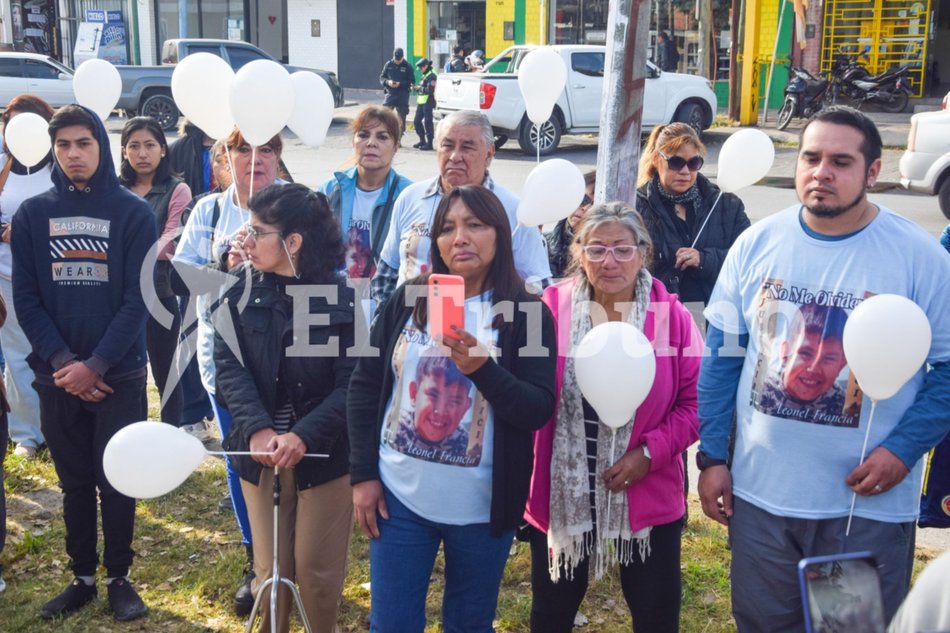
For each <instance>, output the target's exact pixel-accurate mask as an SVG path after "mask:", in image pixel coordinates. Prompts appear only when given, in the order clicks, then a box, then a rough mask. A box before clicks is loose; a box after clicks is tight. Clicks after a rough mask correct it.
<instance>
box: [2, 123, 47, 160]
mask: <svg viewBox="0 0 950 633" xmlns="http://www.w3.org/2000/svg"><path fill="white" fill-rule="evenodd" d="M4 136H5V137H6V141H7V150H9V152H10V153H11V154H13V156H14V158H16V159H17V160H18V161H20V163H21V164H22V165H24V166H25V167H32V166H33V165H35V164H37V163H38V162H40V161H41V160H43V158H45V157H46V155H47V154H49V150H50V146H51V145H50V140H49V123H47V122H46V119H44V118H43V117H41V116H40V115H38V114H35V113H33V112H21V113H20V114H17V115H14V116H13V118H12V119H10V122H9V123H7V127H6V129H5V131H4Z"/></svg>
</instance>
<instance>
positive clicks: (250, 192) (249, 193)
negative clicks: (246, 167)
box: [247, 145, 257, 209]
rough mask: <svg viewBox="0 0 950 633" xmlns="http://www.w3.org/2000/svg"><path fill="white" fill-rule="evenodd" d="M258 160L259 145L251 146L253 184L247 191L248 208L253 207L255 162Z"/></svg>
mask: <svg viewBox="0 0 950 633" xmlns="http://www.w3.org/2000/svg"><path fill="white" fill-rule="evenodd" d="M256 162H257V145H252V146H251V184H250V186H249V187H248V191H247V208H248V209H250V208H251V198H253V197H254V164H255V163H256Z"/></svg>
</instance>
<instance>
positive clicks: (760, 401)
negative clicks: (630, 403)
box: [705, 205, 950, 522]
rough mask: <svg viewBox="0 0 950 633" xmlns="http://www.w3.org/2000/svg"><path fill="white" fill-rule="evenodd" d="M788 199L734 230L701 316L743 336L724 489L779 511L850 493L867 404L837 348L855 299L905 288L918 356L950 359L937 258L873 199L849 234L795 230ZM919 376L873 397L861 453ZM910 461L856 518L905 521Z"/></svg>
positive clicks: (917, 476) (906, 401) (824, 513)
mask: <svg viewBox="0 0 950 633" xmlns="http://www.w3.org/2000/svg"><path fill="white" fill-rule="evenodd" d="M800 208H801V207H800V205H797V206H795V207H791V208H788V209H785V210H784V211H782V212H780V213H778V214H776V215H774V216H772V217H770V218H768V219H765V220H762V221H760V222H758V223H756V224H754V225H753V226H752V228H750V229H748V230H747V231H746V232H745V233H743V234H742V236H740V237H739V239H738V240H737V241H736V243H735V244H734V245H733V247H732V248H731V250H730V251H729V254H728V256H727V257H726V260H725V263H724V265H723V268H722V271H721V273H720V275H719V279H718V282H717V284H716V288H715V290H714V291H713V294H712V297H711V299H710V303H709V307H708V308H707V309H706V312H705V315H706V318H707V319H708V320H709V322H710V323H711V324H712V325H714V326H715V327H717V328H719V329H720V330H722V331H723V332H724V333H725V336H726V341H727V345H728V341H729V337H730V335H732V336H736V335H739V334H748V335H749V348H748V350H747V351H746V353H745V361H744V364H743V368H742V374H741V378H740V380H739V386H738V390H737V394H736V407H737V417H738V428H737V438H736V448H735V455H734V458H733V466H732V479H733V492H734V494H736V495H737V496H738V497H740V498H742V499H744V500H745V501H748V502H750V503H753V504H754V505H756V506H758V507H760V508H762V509H764V510H766V511H767V512H770V513H772V514H775V515H778V516H787V517H796V518H804V519H827V518H834V517H842V516H847V515H848V512H849V509H850V504H851V497H852V491H851V489H850V488H848V487H847V486H846V485H845V483H844V482H845V478H846V477H847V476H848V474H849V473H850V472H851V471H852V470H853V469H854V468H855V467H857V466H858V464H859V462H860V458H861V448H862V444H863V441H864V436H865V432H866V431H867V429H868V423H869V415H870V412H871V401H870V399H869V398H868V397H867V396H865V395H864V394H863V393H862V392H861V391H860V388H859V387H858V385H857V381H856V380H855V378H854V375H853V374H852V373H851V372H850V370H849V368H848V366H847V364H846V359H845V358H844V356H843V352H842V348H841V342H840V337H841V332H842V330H843V327H844V323H845V322H846V320H847V317H848V315H850V314H851V312H852V311H853V310H854V308H855V307H856V306H857V305H859V304H860V303H861V301H863V300H864V299H865V298H868V297H870V296H873V295H877V294H884V293H891V294H897V295H901V296H904V297H908V298H910V299H911V300H912V301H914V303H916V304H917V305H918V306H920V307H921V308H922V309H923V310H924V312H925V313H926V314H927V317H928V319H929V320H930V325H931V329H932V334H933V338H932V343H931V349H930V354H929V356H928V358H927V362H928V363H937V362H945V361H948V360H950V256H948V255H947V253H946V252H944V251H943V250H942V249H941V248H940V246H939V245H938V244H937V242H936V240H934V239H933V238H932V237H930V236H929V235H927V234H925V233H924V232H923V231H922V230H921V229H920V228H918V227H917V226H916V225H914V224H913V223H912V222H910V221H909V220H907V219H905V218H903V217H901V216H899V215H897V214H896V213H894V212H893V211H890V210H889V209H886V208H883V207H881V208H880V213H879V214H878V216H877V217H876V218H875V219H874V220H873V221H872V222H871V223H870V224H869V225H868V226H867V227H865V228H864V229H863V230H862V231H859V232H858V233H856V234H854V235H851V236H850V237H847V238H845V239H843V240H837V241H827V240H821V239H817V238H816V237H814V236H810V235H808V234H807V233H806V231H804V230H803V228H802V226H801V224H800V222H799V212H800ZM899 326H900V325H899V324H895V327H899ZM880 336H887V332H881V333H880ZM924 375H925V370H924V368H923V367H922V368H921V370H920V371H919V372H917V374H916V375H915V376H914V377H913V378H911V380H910V381H908V382H907V384H905V385H904V386H903V387H902V388H901V390H900V391H899V392H898V393H897V394H896V395H895V396H894V397H892V398H889V399H887V400H882V401H880V402H878V403H877V407H876V410H875V413H874V419H873V423H872V424H871V430H870V436H869V441H868V449H867V452H868V454H870V453H871V451H873V450H874V448H875V447H877V446H879V445H880V444H881V443H882V442H883V441H884V440H885V438H887V436H888V434H889V433H890V432H891V431H892V430H893V429H894V427H895V426H896V425H897V423H898V422H899V421H900V420H901V418H902V416H903V414H904V412H905V411H906V410H907V409H908V408H909V407H910V406H911V405H912V404H913V402H914V399H915V396H916V394H917V392H918V391H919V390H920V389H921V387H922V385H923V382H924ZM922 470H923V467H922V460H918V461H917V463H916V465H914V467H913V469H912V470H911V473H910V474H909V475H908V476H907V477H906V478H905V479H904V480H903V481H902V482H901V483H900V484H899V485H898V486H896V487H895V488H894V489H893V490H891V491H889V492H887V493H886V494H881V495H873V496H869V497H865V496H861V497H858V500H857V504H856V506H855V515H856V516H859V517H863V518H866V519H872V520H877V521H888V522H907V521H913V520H914V519H915V517H916V516H917V510H918V505H919V500H920V487H921V479H922Z"/></svg>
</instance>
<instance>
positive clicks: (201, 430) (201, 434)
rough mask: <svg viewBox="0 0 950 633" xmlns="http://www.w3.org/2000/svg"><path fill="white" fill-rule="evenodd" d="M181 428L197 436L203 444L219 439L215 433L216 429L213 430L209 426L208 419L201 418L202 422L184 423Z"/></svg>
mask: <svg viewBox="0 0 950 633" xmlns="http://www.w3.org/2000/svg"><path fill="white" fill-rule="evenodd" d="M181 430H182V431H184V432H185V433H187V434H188V435H190V436H192V437H195V438H197V439H198V440H200V441H201V443H202V444H211V443H214V442H216V441H217V439H218V438H217V436H216V435H215V434H214V431H212V430H211V427H209V426H208V422H207V420H201V421H200V422H195V423H194V424H184V425H182V427H181Z"/></svg>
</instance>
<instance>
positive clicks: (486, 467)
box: [379, 291, 497, 525]
mask: <svg viewBox="0 0 950 633" xmlns="http://www.w3.org/2000/svg"><path fill="white" fill-rule="evenodd" d="M465 329H466V330H467V331H468V332H471V333H472V334H474V335H475V337H476V338H477V339H478V340H479V341H480V342H481V343H482V344H484V345H486V346H487V347H488V348H489V351H490V353H491V355H492V357H493V358H494V357H496V355H497V347H496V332H495V331H494V330H493V329H492V327H491V291H488V292H486V293H483V294H482V295H479V296H476V297H472V298H470V299H466V301H465ZM392 367H393V373H394V375H395V380H394V382H393V384H394V386H393V394H392V396H391V397H390V400H389V403H388V404H387V406H386V417H385V418H384V422H383V431H382V434H381V436H380V445H379V446H380V450H379V471H380V477H381V479H382V481H383V484H385V486H386V488H387V489H389V490H390V491H391V492H392V493H393V494H394V495H396V498H397V499H399V501H400V502H401V503H402V504H403V505H405V506H406V507H407V508H409V509H410V510H412V511H413V512H415V513H416V514H418V515H419V516H421V517H423V518H425V519H428V520H430V521H435V522H437V523H446V524H450V525H471V524H475V523H488V520H489V517H490V513H491V474H492V437H493V425H494V414H493V412H492V408H491V405H489V404H488V401H487V400H486V399H485V398H484V396H482V394H481V393H479V392H478V390H477V389H476V388H475V386H474V385H473V384H472V381H471V380H469V378H468V377H467V376H465V375H464V374H462V373H461V372H460V371H459V370H458V368H457V367H456V366H455V363H453V362H452V359H451V358H449V357H448V355H447V352H446V351H444V348H442V347H441V346H440V345H438V344H437V343H436V342H435V341H433V340H432V339H431V338H430V337H429V334H428V332H421V331H419V330H418V329H417V328H416V327H415V325H413V323H412V319H411V317H410V319H409V320H408V321H407V322H406V325H405V327H404V328H403V330H402V332H401V334H400V335H399V340H398V341H397V342H396V346H395V348H394V349H393V358H392Z"/></svg>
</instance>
